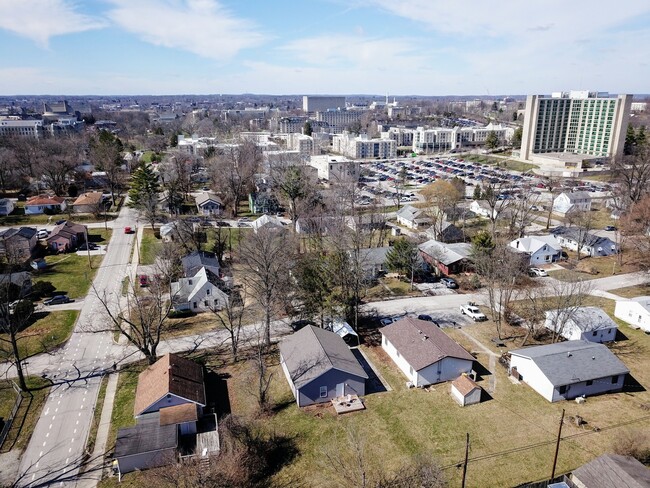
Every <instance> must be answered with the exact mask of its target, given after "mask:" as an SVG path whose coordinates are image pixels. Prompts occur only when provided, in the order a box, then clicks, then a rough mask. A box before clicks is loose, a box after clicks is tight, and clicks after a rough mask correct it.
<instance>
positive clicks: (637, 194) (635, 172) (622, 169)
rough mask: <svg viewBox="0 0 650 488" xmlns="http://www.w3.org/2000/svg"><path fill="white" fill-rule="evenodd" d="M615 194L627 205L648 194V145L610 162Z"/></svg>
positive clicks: (649, 191)
mask: <svg viewBox="0 0 650 488" xmlns="http://www.w3.org/2000/svg"><path fill="white" fill-rule="evenodd" d="M612 177H613V181H614V183H616V186H615V189H614V191H615V193H618V194H620V195H621V196H622V197H623V199H624V200H625V201H626V202H629V204H632V203H636V202H638V201H640V200H641V199H642V198H643V197H644V196H645V195H647V194H648V193H650V144H645V145H643V146H641V147H639V148H637V150H636V151H635V154H633V155H631V156H627V157H624V158H621V159H615V160H614V161H612Z"/></svg>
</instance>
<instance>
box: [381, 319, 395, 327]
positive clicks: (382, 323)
mask: <svg viewBox="0 0 650 488" xmlns="http://www.w3.org/2000/svg"><path fill="white" fill-rule="evenodd" d="M393 322H395V319H393V317H382V318H381V319H379V325H380V326H382V327H385V326H387V325H390V324H392V323H393Z"/></svg>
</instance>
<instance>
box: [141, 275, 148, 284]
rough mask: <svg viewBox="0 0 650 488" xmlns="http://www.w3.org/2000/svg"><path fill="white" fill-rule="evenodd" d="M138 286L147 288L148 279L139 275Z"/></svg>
mask: <svg viewBox="0 0 650 488" xmlns="http://www.w3.org/2000/svg"><path fill="white" fill-rule="evenodd" d="M140 286H149V277H148V276H147V275H140Z"/></svg>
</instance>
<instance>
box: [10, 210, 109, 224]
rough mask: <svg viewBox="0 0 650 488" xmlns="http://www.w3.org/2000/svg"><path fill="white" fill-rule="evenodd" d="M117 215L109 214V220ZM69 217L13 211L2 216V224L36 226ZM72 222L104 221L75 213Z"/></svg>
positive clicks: (89, 215) (90, 215) (71, 218)
mask: <svg viewBox="0 0 650 488" xmlns="http://www.w3.org/2000/svg"><path fill="white" fill-rule="evenodd" d="M14 212H15V211H14ZM116 217H117V214H110V213H109V214H108V217H107V221H108V222H110V221H112V220H113V219H115V218H116ZM61 219H68V215H67V214H58V215H45V214H41V215H25V214H24V213H13V214H11V215H7V216H4V217H0V226H3V227H4V226H7V227H8V226H17V225H23V226H32V227H36V226H39V225H46V224H51V225H54V223H55V222H56V221H57V220H61ZM69 220H71V221H72V222H77V223H84V222H98V221H101V222H103V221H104V219H103V217H100V218H97V217H95V216H94V215H92V214H73V215H72V216H71V217H70V219H69Z"/></svg>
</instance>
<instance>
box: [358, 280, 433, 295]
mask: <svg viewBox="0 0 650 488" xmlns="http://www.w3.org/2000/svg"><path fill="white" fill-rule="evenodd" d="M392 296H422V293H421V292H420V291H419V290H418V289H417V288H415V287H413V289H412V290H411V283H410V282H409V283H407V282H405V281H402V280H400V279H397V278H381V279H380V280H379V284H378V285H376V286H373V287H372V288H368V290H367V291H366V296H365V299H366V300H377V299H381V298H387V297H392Z"/></svg>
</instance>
